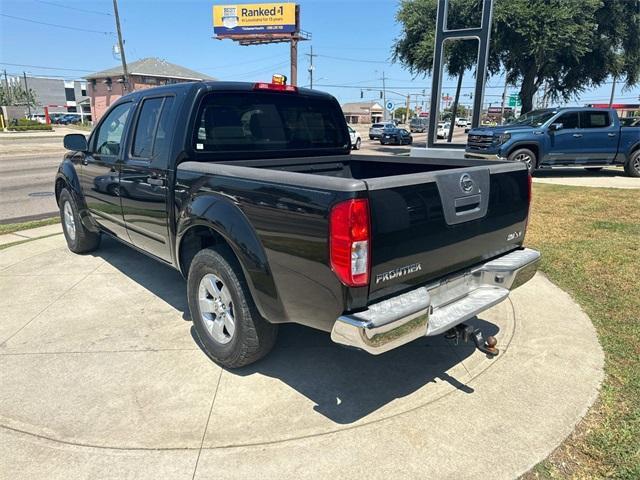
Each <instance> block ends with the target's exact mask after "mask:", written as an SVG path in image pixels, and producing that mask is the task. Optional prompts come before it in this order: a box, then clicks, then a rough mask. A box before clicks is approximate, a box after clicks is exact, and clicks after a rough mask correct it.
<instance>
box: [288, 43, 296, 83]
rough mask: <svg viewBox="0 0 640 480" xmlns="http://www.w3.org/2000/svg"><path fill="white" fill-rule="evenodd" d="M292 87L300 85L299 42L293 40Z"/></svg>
mask: <svg viewBox="0 0 640 480" xmlns="http://www.w3.org/2000/svg"><path fill="white" fill-rule="evenodd" d="M290 83H291V85H293V86H296V85H298V40H297V39H296V38H292V39H291V81H290Z"/></svg>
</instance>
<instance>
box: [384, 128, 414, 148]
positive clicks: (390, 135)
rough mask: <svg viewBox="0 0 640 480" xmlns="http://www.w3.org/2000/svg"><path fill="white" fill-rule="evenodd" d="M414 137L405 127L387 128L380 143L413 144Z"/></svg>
mask: <svg viewBox="0 0 640 480" xmlns="http://www.w3.org/2000/svg"><path fill="white" fill-rule="evenodd" d="M412 143H413V137H412V136H411V134H410V133H409V132H408V131H407V130H405V129H404V128H385V129H384V130H383V131H382V136H381V137H380V145H405V144H406V145H411V144H412Z"/></svg>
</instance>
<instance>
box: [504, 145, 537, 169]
mask: <svg viewBox="0 0 640 480" xmlns="http://www.w3.org/2000/svg"><path fill="white" fill-rule="evenodd" d="M527 146H529V147H530V146H534V147H535V149H536V150H535V151H534V153H535V154H536V155H537V156H538V165H541V164H542V157H543V156H544V150H543V148H542V145H541V144H540V142H538V141H535V140H520V141H516V142H514V143H513V144H512V145H509V149H508V150H507V151H506V152H505V154H504V156H505V158H508V157H509V155H511V152H513V151H514V150H516V149H518V148H526V147H527Z"/></svg>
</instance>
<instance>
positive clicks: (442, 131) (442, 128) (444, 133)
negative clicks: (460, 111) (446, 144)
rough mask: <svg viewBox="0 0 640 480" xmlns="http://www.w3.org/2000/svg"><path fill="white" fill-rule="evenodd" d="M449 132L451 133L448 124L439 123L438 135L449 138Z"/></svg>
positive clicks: (438, 136)
mask: <svg viewBox="0 0 640 480" xmlns="http://www.w3.org/2000/svg"><path fill="white" fill-rule="evenodd" d="M448 134H449V129H448V128H447V126H446V124H444V123H439V124H438V128H437V129H436V137H437V138H447V135H448Z"/></svg>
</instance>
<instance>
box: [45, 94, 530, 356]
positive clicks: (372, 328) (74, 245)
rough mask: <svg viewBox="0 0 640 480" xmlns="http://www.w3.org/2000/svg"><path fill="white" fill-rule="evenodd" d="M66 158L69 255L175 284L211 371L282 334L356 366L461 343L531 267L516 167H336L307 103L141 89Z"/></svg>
mask: <svg viewBox="0 0 640 480" xmlns="http://www.w3.org/2000/svg"><path fill="white" fill-rule="evenodd" d="M64 145H65V147H66V148H67V149H68V150H69V152H68V153H67V154H66V155H65V157H64V160H63V161H62V163H61V164H60V167H59V169H58V172H57V175H56V178H55V198H56V201H57V203H58V205H59V208H60V216H61V219H62V228H63V232H64V236H65V239H66V242H67V245H68V247H69V249H70V250H71V251H73V252H75V253H86V252H90V251H92V250H95V249H97V248H98V247H99V245H100V239H101V236H109V237H115V238H117V239H118V240H119V241H121V242H123V243H125V244H128V245H131V246H132V247H134V248H136V249H137V250H138V251H140V252H143V253H145V254H147V255H149V256H150V257H152V258H153V259H155V260H157V261H159V262H161V263H163V264H165V265H168V266H170V267H173V268H175V269H177V270H179V271H180V272H181V273H182V274H183V275H184V276H185V278H186V280H187V289H186V290H187V299H188V306H189V311H190V313H191V319H192V321H193V329H194V332H195V336H196V337H197V338H198V343H199V345H201V347H202V348H203V350H204V351H205V352H206V353H207V354H208V355H209V356H210V357H211V358H212V359H213V360H214V361H216V362H218V363H220V364H221V365H223V366H225V367H227V368H235V367H241V366H244V365H247V364H250V363H252V362H255V361H256V360H258V359H259V358H261V357H263V356H264V355H266V354H267V353H268V352H269V351H270V350H271V348H272V347H273V345H274V343H275V340H276V336H277V331H278V325H279V324H282V323H291V322H292V323H299V324H302V325H306V326H309V327H313V328H316V329H319V330H322V331H325V332H330V333H331V339H332V340H333V341H334V342H336V343H338V344H342V345H347V346H351V347H357V348H360V349H362V350H364V351H366V352H369V353H372V354H379V353H383V352H385V351H388V350H391V349H394V348H396V347H399V346H400V345H404V344H406V343H408V342H410V341H412V340H414V339H417V338H420V337H423V336H425V335H427V336H428V335H438V334H441V333H444V332H447V331H449V330H450V329H453V328H456V330H455V331H456V332H457V331H460V329H461V328H463V327H461V325H462V322H464V321H466V320H467V319H469V318H473V317H474V316H475V315H478V314H480V313H481V312H483V311H484V310H486V309H488V308H490V307H492V306H493V305H495V304H496V303H499V302H500V301H503V300H505V299H506V298H507V297H508V295H509V291H510V290H512V289H513V288H516V287H517V286H519V285H522V284H523V283H524V282H526V281H528V280H529V279H530V278H532V277H533V275H534V273H535V271H536V268H537V264H538V261H539V254H538V253H537V252H536V251H534V250H530V249H527V248H523V245H522V244H523V239H524V236H525V231H526V227H527V217H528V212H529V205H530V191H531V190H530V177H529V175H528V172H527V170H526V168H525V167H524V165H523V164H522V163H519V162H518V163H516V162H487V161H486V160H468V159H467V160H459V161H456V160H454V159H447V160H446V161H443V160H436V159H427V158H420V159H416V158H411V159H409V158H403V157H389V156H383V155H379V156H376V155H351V154H350V138H349V130H348V128H347V124H346V122H345V120H344V116H343V114H342V110H341V108H340V104H339V103H338V102H337V101H336V99H335V98H333V97H332V96H330V95H329V94H326V93H321V92H318V91H317V90H308V89H303V88H296V87H293V86H288V85H283V84H276V83H257V84H253V83H235V82H188V83H178V84H173V85H166V86H162V87H157V88H150V89H142V90H138V91H135V92H133V93H131V94H129V95H125V96H123V97H121V98H119V99H118V100H117V101H115V102H114V103H113V104H112V105H111V107H110V108H109V109H108V110H107V112H105V114H104V115H103V116H102V118H101V119H100V121H99V122H98V123H97V125H96V127H95V128H94V129H93V131H92V132H91V134H90V136H89V138H88V140H87V138H86V137H85V136H84V135H81V134H79V133H74V134H70V135H67V136H66V137H65V138H64ZM105 176H106V178H105ZM114 182H116V183H119V184H120V188H119V189H118V188H115V187H113V186H111V185H112V184H113V183H114ZM96 184H102V185H103V186H101V187H98V188H96ZM127 184H135V194H132V192H131V191H130V192H129V195H127V196H125V195H123V194H122V187H123V186H124V185H127ZM70 307H72V305H71V306H70ZM123 307H124V308H126V306H123ZM105 320H106V321H108V312H105ZM464 328H465V333H466V332H467V330H468V329H470V328H471V329H472V331H473V333H472V334H471V336H470V337H469V338H472V339H473V341H474V342H476V345H477V346H478V347H479V348H480V349H483V351H485V352H490V353H491V352H492V354H495V353H496V352H495V351H494V350H491V348H492V344H493V342H492V341H490V342H487V343H486V344H485V343H484V341H481V338H482V335H481V332H480V331H479V330H473V328H472V327H471V326H466V327H464Z"/></svg>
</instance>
